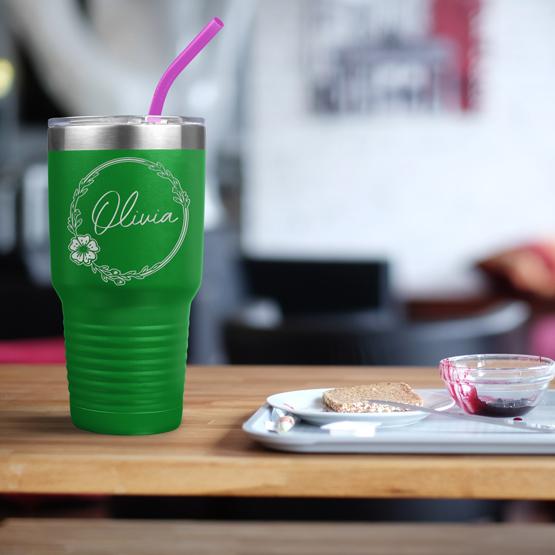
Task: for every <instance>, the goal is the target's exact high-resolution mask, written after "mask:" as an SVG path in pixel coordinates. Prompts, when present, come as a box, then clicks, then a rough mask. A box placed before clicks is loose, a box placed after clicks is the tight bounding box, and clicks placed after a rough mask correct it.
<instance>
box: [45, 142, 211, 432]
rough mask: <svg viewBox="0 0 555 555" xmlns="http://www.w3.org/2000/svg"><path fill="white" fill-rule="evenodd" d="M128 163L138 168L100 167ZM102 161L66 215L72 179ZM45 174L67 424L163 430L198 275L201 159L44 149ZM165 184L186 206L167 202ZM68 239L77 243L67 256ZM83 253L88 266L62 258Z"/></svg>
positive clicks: (177, 395) (197, 155) (170, 424)
mask: <svg viewBox="0 0 555 555" xmlns="http://www.w3.org/2000/svg"><path fill="white" fill-rule="evenodd" d="M128 158H133V159H134V160H136V159H140V160H142V161H143V162H145V163H135V162H131V161H129V162H127V161H124V162H117V163H111V162H110V161H111V160H121V159H125V160H127V159H128ZM105 162H108V165H107V166H106V167H104V168H103V169H101V171H99V172H98V175H94V174H93V175H92V182H91V183H90V184H89V185H87V186H86V187H85V188H86V190H85V192H84V194H83V195H82V196H80V197H79V198H78V199H77V203H75V202H73V209H72V201H74V200H75V198H74V194H75V191H76V189H78V188H79V187H81V189H80V190H81V191H83V181H82V179H83V178H84V177H85V176H86V175H87V174H90V172H91V171H92V170H93V169H94V168H97V167H98V166H100V165H102V164H103V163H105ZM147 163H148V164H150V165H152V163H160V164H162V165H161V166H154V170H153V169H152V168H151V167H150V166H149V167H147V165H146V164H147ZM48 166H49V211H50V241H51V258H52V260H51V262H52V282H53V284H54V287H55V289H56V291H57V293H58V295H59V297H60V299H61V301H62V306H63V312H64V333H65V340H66V355H67V369H68V381H69V392H70V404H71V413H72V419H73V421H74V423H75V425H76V426H78V427H80V428H84V429H87V430H91V431H96V432H101V433H113V434H148V433H157V432H163V431H168V430H171V429H174V428H176V427H177V426H178V425H179V423H180V421H181V411H182V403H183V386H184V379H185V363H186V354H187V340H188V327H189V309H190V305H191V301H192V299H193V297H194V296H195V294H196V292H197V290H198V288H199V286H200V281H201V273H202V255H203V253H202V250H203V219H204V151H201V150H118V151H106V150H98V151H55V152H50V153H49V159H48ZM149 168H150V169H149ZM159 168H163V170H164V171H167V172H168V173H166V174H164V175H166V178H164V177H163V176H161V175H160V172H159V171H158V169H159ZM168 174H171V176H172V177H173V178H174V181H173V182H172V181H171V180H170V179H168V178H167V175H168ZM175 180H177V181H178V182H179V187H180V189H181V190H182V191H183V192H184V193H185V194H186V197H188V200H189V202H188V207H187V209H185V207H184V204H186V203H183V204H179V203H177V202H176V201H175V188H174V187H173V184H174V183H175ZM80 182H81V185H80ZM172 188H173V189H174V190H173V191H172ZM118 195H119V198H118ZM183 198H185V196H184V197H183ZM128 199H131V200H130V201H128ZM133 199H135V201H134V202H133ZM126 201H128V203H127V206H126V207H125V202H126ZM118 203H119V204H118ZM118 206H119V208H118ZM102 207H104V208H102ZM99 214H100V216H99ZM164 214H169V215H167V216H166V217H165V218H164ZM141 215H143V216H144V217H143V219H142V220H141ZM72 217H73V220H71V218H72ZM133 217H134V220H133ZM68 218H69V219H70V222H69V228H70V229H68ZM151 220H154V222H153V221H151ZM184 220H185V222H184ZM133 221H134V222H135V225H133ZM95 222H96V225H95ZM72 223H73V224H74V225H73V230H74V231H73V232H72V230H71V228H72ZM185 223H186V225H185ZM75 224H78V225H75ZM75 228H77V230H76V231H75ZM185 230H186V231H185ZM183 234H185V235H184V239H183V241H182V243H181V244H180V246H179V239H180V236H182V235H183ZM75 237H79V238H88V239H89V242H88V243H87V244H86V245H85V246H84V247H79V248H77V249H76V248H75V243H72V241H73V239H74V238H75ZM83 241H85V239H83ZM94 241H96V245H97V246H98V247H99V250H97V251H96V252H94V253H93V251H92V249H93V248H94V243H93V242H94ZM71 245H73V248H74V250H72V248H71ZM177 246H178V247H179V248H177V249H176V247H177ZM80 249H81V250H80ZM85 251H86V252H88V253H89V254H88V256H94V257H95V258H94V259H93V260H85V259H84V260H83V262H80V263H79V260H77V261H76V260H75V259H72V258H71V256H72V255H74V254H75V253H76V252H78V253H82V252H85ZM172 252H174V253H175V254H174V255H173V256H171V253H172ZM91 253H92V254H91ZM79 256H81V254H79ZM168 256H170V259H167V258H168ZM160 263H161V267H160V269H157V268H158V266H160ZM157 264H158V266H157ZM95 270H96V271H95ZM103 276H104V278H105V280H103V279H102V277H103ZM133 276H135V277H133ZM122 282H123V283H122ZM118 283H119V284H118Z"/></svg>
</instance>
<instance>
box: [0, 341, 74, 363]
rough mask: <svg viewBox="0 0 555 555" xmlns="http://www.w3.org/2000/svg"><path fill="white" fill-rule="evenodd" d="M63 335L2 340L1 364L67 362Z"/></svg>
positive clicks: (0, 347) (0, 345)
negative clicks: (46, 337)
mask: <svg viewBox="0 0 555 555" xmlns="http://www.w3.org/2000/svg"><path fill="white" fill-rule="evenodd" d="M65 361H66V357H65V346H64V339H63V338H62V337H53V338H48V339H18V340H15V341H0V364H65Z"/></svg>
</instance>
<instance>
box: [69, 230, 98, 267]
mask: <svg viewBox="0 0 555 555" xmlns="http://www.w3.org/2000/svg"><path fill="white" fill-rule="evenodd" d="M68 248H69V250H70V251H71V254H70V259H71V260H72V261H73V262H75V264H79V265H80V264H85V266H90V265H91V262H92V261H93V260H96V253H97V252H98V251H99V250H100V247H99V246H98V243H97V242H96V241H95V240H94V239H91V236H90V235H77V236H76V237H74V238H73V239H72V240H71V242H70V243H69V247H68Z"/></svg>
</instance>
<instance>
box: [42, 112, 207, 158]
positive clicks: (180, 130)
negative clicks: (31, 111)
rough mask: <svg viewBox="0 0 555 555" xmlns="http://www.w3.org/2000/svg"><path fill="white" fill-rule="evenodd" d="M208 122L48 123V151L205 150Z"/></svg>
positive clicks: (105, 119)
mask: <svg viewBox="0 0 555 555" xmlns="http://www.w3.org/2000/svg"><path fill="white" fill-rule="evenodd" d="M204 142H205V139H204V120H203V119H202V118H185V117H181V116H80V117H71V118H52V119H49V120H48V150H117V149H132V150H140V149H145V150H156V149H188V150H199V149H204Z"/></svg>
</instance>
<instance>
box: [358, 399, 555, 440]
mask: <svg viewBox="0 0 555 555" xmlns="http://www.w3.org/2000/svg"><path fill="white" fill-rule="evenodd" d="M368 402H369V403H375V404H379V405H388V406H390V407H395V408H398V409H404V410H414V411H420V412H425V413H427V414H436V415H437V416H445V417H446V418H455V419H457V420H468V421H469V422H484V423H486V424H493V425H494V426H503V427H505V428H512V429H513V430H514V429H519V430H529V431H530V432H540V433H554V432H555V425H551V424H535V423H533V422H524V421H522V420H503V419H499V418H495V417H491V416H479V415H477V414H465V413H459V412H447V411H441V410H435V409H429V408H426V407H420V406H418V405H411V404H409V403H397V402H396V401H384V400H383V399H369V400H368Z"/></svg>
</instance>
